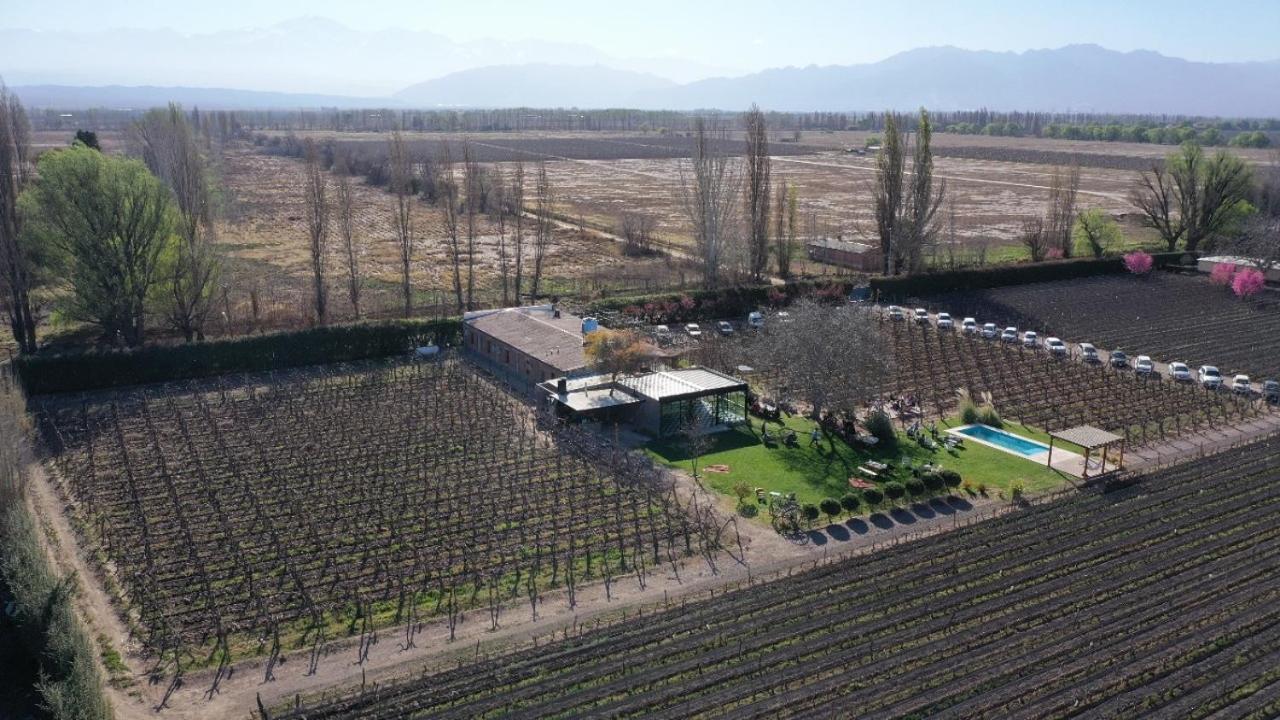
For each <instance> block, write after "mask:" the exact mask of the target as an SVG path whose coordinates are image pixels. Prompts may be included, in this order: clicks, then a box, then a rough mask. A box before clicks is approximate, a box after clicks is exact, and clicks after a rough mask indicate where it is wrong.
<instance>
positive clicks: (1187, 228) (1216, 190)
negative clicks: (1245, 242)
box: [1130, 131, 1253, 252]
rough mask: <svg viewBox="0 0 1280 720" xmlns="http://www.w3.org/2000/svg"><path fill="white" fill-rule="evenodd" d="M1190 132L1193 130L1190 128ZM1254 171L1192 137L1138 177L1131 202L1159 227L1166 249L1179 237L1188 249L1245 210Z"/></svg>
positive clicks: (1209, 239) (1222, 231) (1225, 228)
mask: <svg viewBox="0 0 1280 720" xmlns="http://www.w3.org/2000/svg"><path fill="white" fill-rule="evenodd" d="M1193 132H1194V131H1193ZM1252 186H1253V173H1252V172H1251V171H1250V169H1249V166H1248V165H1246V164H1245V162H1244V161H1243V160H1241V159H1240V158H1238V157H1235V156H1234V155H1230V154H1228V153H1227V152H1226V151H1223V150H1219V151H1218V152H1217V153H1215V154H1214V155H1213V157H1210V158H1207V157H1206V156H1205V154H1204V150H1203V149H1201V147H1200V146H1199V145H1197V144H1196V143H1194V142H1184V143H1183V144H1182V147H1181V148H1179V149H1178V150H1177V151H1176V152H1174V153H1171V154H1170V155H1169V156H1168V157H1167V158H1166V159H1165V162H1164V165H1163V167H1162V166H1159V165H1156V166H1153V167H1152V168H1151V170H1149V171H1147V172H1144V173H1142V174H1141V175H1139V177H1138V184H1137V186H1136V187H1135V188H1134V190H1133V192H1132V193H1131V194H1130V202H1132V203H1133V205H1134V206H1135V207H1137V208H1138V210H1139V211H1140V212H1141V215H1142V224H1143V225H1146V226H1147V227H1150V228H1153V229H1154V230H1156V231H1157V232H1159V233H1160V237H1161V238H1162V239H1163V240H1164V241H1165V244H1166V245H1167V246H1168V248H1169V250H1170V252H1172V251H1174V250H1176V249H1177V246H1178V243H1179V242H1182V243H1183V245H1184V247H1185V248H1186V250H1187V252H1195V251H1197V250H1199V249H1200V246H1201V245H1202V244H1204V245H1212V244H1213V243H1214V242H1215V241H1216V240H1217V239H1218V238H1219V237H1221V236H1223V235H1226V234H1228V233H1229V232H1230V231H1231V230H1232V229H1233V228H1235V227H1236V226H1237V225H1239V223H1240V222H1241V221H1242V220H1243V219H1244V218H1245V217H1246V216H1247V215H1248V214H1249V212H1250V210H1251V206H1250V205H1249V203H1248V201H1247V198H1248V196H1249V193H1250V191H1251V189H1252Z"/></svg>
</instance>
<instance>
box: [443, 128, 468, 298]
mask: <svg viewBox="0 0 1280 720" xmlns="http://www.w3.org/2000/svg"><path fill="white" fill-rule="evenodd" d="M436 165H437V166H438V167H439V172H440V175H439V179H438V181H437V184H438V186H439V190H438V193H439V199H438V201H437V202H436V206H437V207H439V208H440V219H441V221H442V222H443V224H444V233H445V241H446V242H447V243H448V244H449V265H450V267H451V268H452V271H453V299H454V305H455V307H456V308H457V311H458V312H462V311H463V309H464V308H465V307H466V301H465V299H464V298H463V296H462V236H461V232H460V230H459V218H458V200H459V198H458V194H459V193H458V179H457V177H456V175H455V173H454V168H453V158H452V156H451V155H450V154H449V144H448V143H440V158H439V160H438V161H437V162H436Z"/></svg>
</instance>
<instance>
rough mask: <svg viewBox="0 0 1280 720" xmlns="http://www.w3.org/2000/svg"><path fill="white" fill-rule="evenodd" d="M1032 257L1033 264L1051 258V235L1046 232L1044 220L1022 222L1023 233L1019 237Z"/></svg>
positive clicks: (1033, 219) (1029, 219) (1031, 219)
mask: <svg viewBox="0 0 1280 720" xmlns="http://www.w3.org/2000/svg"><path fill="white" fill-rule="evenodd" d="M1018 239H1019V240H1021V241H1022V244H1023V245H1024V246H1026V248H1027V252H1028V253H1029V254H1030V255H1031V262H1041V261H1042V260H1044V259H1045V258H1046V257H1048V256H1049V247H1050V242H1049V235H1048V233H1046V232H1045V231H1044V219H1043V218H1038V217H1035V218H1027V219H1025V220H1023V221H1022V233H1021V234H1020V235H1019V236H1018Z"/></svg>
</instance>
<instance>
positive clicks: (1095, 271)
mask: <svg viewBox="0 0 1280 720" xmlns="http://www.w3.org/2000/svg"><path fill="white" fill-rule="evenodd" d="M1184 255H1185V253H1181V252H1172V253H1154V254H1152V256H1151V257H1152V258H1153V259H1154V260H1155V267H1156V268H1157V269H1160V268H1167V267H1170V266H1174V265H1179V264H1181V263H1182V258H1183V256H1184ZM1124 272H1127V271H1126V270H1125V267H1124V259H1123V258H1121V257H1108V258H1077V259H1073V260H1056V261H1049V262H1041V263H1019V264H1015V265H997V266H995V267H987V268H976V269H971V270H952V271H948V272H936V273H923V274H920V275H902V276H899V277H876V278H872V279H871V292H872V294H873V295H874V296H875V297H878V298H879V299H880V300H886V301H889V300H905V299H907V298H911V297H921V296H925V295H930V294H933V293H942V292H955V291H958V290H986V289H989V288H996V287H1004V286H1007V285H1029V284H1031V283H1041V282H1052V281H1054V280H1072V279H1075V278H1082V277H1093V276H1097V275H1118V274H1121V273H1124Z"/></svg>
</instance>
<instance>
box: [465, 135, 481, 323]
mask: <svg viewBox="0 0 1280 720" xmlns="http://www.w3.org/2000/svg"><path fill="white" fill-rule="evenodd" d="M462 182H463V184H464V185H465V186H466V193H467V199H466V212H467V306H466V307H467V309H468V310H474V309H475V294H476V219H477V218H478V217H479V214H480V213H481V212H483V211H484V204H485V202H486V199H485V185H486V183H485V179H484V171H483V170H482V169H481V168H480V163H478V162H476V156H475V153H474V152H473V151H472V149H471V141H470V140H467V139H465V138H464V139H463V141H462Z"/></svg>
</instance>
